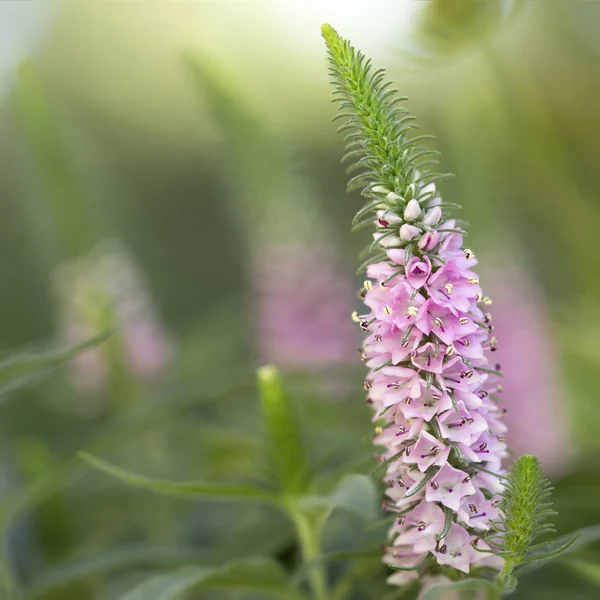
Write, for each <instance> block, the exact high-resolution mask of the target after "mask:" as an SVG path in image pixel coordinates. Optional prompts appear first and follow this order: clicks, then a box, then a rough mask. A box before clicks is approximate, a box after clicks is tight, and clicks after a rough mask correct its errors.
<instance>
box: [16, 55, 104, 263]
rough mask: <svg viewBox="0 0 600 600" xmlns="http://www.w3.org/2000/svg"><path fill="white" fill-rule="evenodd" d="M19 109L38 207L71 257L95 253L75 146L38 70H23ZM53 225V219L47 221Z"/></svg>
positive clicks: (25, 65) (92, 225)
mask: <svg viewBox="0 0 600 600" xmlns="http://www.w3.org/2000/svg"><path fill="white" fill-rule="evenodd" d="M17 107H18V111H19V116H20V119H21V122H22V126H23V129H24V131H25V133H26V136H27V139H28V141H29V144H30V146H31V151H32V154H33V156H34V159H35V163H36V165H35V166H36V169H35V173H34V174H35V175H39V176H40V180H41V181H40V183H41V186H40V187H41V188H42V190H43V195H41V196H42V197H43V198H44V204H43V205H40V206H36V209H37V210H38V212H42V211H47V212H43V213H42V214H45V215H46V216H47V217H50V219H49V220H50V221H51V223H52V225H53V227H54V232H53V234H54V237H55V239H56V240H58V241H60V243H61V244H62V245H63V246H64V247H63V248H62V250H63V253H64V254H65V255H67V256H68V255H73V254H75V255H77V254H81V253H83V252H86V251H87V250H89V248H90V247H91V246H92V245H93V240H94V239H95V237H96V231H95V229H96V227H97V224H98V219H97V216H96V215H95V216H96V218H95V219H92V215H91V210H90V206H89V204H88V199H87V197H86V192H85V190H84V187H83V186H82V184H81V181H80V177H79V174H78V173H77V169H76V167H75V165H74V161H73V154H72V152H71V150H70V147H69V146H70V144H69V140H68V139H66V136H65V131H64V126H63V124H62V123H61V122H60V119H59V118H58V114H57V112H58V111H57V110H56V106H55V105H54V103H53V101H52V99H51V98H50V97H49V95H48V93H47V89H46V86H45V84H44V82H43V79H42V77H41V76H40V73H39V72H38V70H37V68H36V66H35V65H34V64H33V63H32V62H30V61H25V62H23V63H22V64H21V66H20V67H19V85H18V88H17ZM46 220H48V219H46Z"/></svg>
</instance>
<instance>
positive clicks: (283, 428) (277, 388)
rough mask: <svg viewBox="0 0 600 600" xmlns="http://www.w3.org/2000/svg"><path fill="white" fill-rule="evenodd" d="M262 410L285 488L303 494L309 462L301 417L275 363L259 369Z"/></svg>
mask: <svg viewBox="0 0 600 600" xmlns="http://www.w3.org/2000/svg"><path fill="white" fill-rule="evenodd" d="M257 379H258V388H259V391H260V396H261V405H262V411H263V415H264V419H265V424H266V428H267V435H268V438H269V446H270V447H269V453H270V456H271V459H272V461H273V463H274V464H275V468H276V471H277V476H278V478H279V483H280V486H281V489H282V491H284V492H287V493H292V494H297V493H300V492H301V491H302V490H303V489H305V488H306V482H307V476H308V465H307V458H306V453H305V451H304V447H303V445H302V441H301V439H300V430H299V428H298V420H297V419H296V417H295V415H294V412H293V410H292V406H291V404H290V402H289V400H288V399H287V397H286V395H285V393H284V390H283V384H282V381H281V378H280V376H279V373H278V372H277V369H276V368H275V367H274V366H265V367H261V368H260V369H258V371H257Z"/></svg>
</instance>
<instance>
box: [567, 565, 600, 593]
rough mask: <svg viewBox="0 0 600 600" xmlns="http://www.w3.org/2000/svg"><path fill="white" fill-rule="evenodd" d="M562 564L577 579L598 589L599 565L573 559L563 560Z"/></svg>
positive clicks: (599, 583) (599, 579) (599, 580)
mask: <svg viewBox="0 0 600 600" xmlns="http://www.w3.org/2000/svg"><path fill="white" fill-rule="evenodd" d="M563 564H564V565H566V566H567V567H568V568H569V569H571V571H573V572H574V573H575V574H576V575H578V576H579V577H581V578H583V579H585V580H586V581H589V582H590V583H593V584H594V585H597V586H598V587H600V565H596V564H594V563H591V562H588V561H587V560H579V559H575V558H571V559H569V560H564V561H563Z"/></svg>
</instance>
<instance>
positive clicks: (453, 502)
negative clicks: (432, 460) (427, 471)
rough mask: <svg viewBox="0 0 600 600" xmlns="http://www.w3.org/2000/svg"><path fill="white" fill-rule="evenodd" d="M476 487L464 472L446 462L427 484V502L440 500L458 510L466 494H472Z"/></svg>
mask: <svg viewBox="0 0 600 600" xmlns="http://www.w3.org/2000/svg"><path fill="white" fill-rule="evenodd" d="M475 491H476V490H475V487H474V486H473V484H472V483H471V479H470V478H469V476H468V475H467V474H466V473H465V472H464V471H460V470H459V469H455V468H454V467H452V466H450V465H449V464H447V463H446V464H445V465H444V466H443V467H442V468H441V469H440V470H439V471H438V472H437V473H436V474H435V475H434V476H433V478H432V480H431V481H430V482H429V483H428V484H427V492H426V496H425V497H426V499H427V502H440V503H441V504H443V505H444V506H447V507H448V508H450V509H452V510H453V511H457V510H458V509H459V508H460V505H461V503H462V500H463V498H464V497H465V496H472V495H473V494H474V493H475Z"/></svg>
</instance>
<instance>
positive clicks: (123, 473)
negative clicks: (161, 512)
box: [79, 452, 277, 503]
mask: <svg viewBox="0 0 600 600" xmlns="http://www.w3.org/2000/svg"><path fill="white" fill-rule="evenodd" d="M79 456H80V457H81V458H82V459H83V460H85V461H86V462H87V463H88V464H89V465H91V466H92V467H94V468H96V469H98V470H100V471H103V472H104V473H106V474H107V475H110V476H111V477H114V478H115V479H119V480H121V481H123V482H125V483H128V484H129V485H132V486H134V487H140V488H144V489H147V490H150V491H152V492H156V493H157V494H164V495H167V496H176V497H180V498H190V499H200V498H206V499H211V498H212V499H217V498H218V499H220V500H241V501H255V502H269V503H277V498H276V497H275V496H274V495H273V494H270V493H269V492H267V491H264V490H261V489H257V488H254V487H250V486H244V485H234V484H227V483H208V482H204V481H168V480H163V479H151V478H150V477H145V476H144V475H138V474H137V473H132V472H131V471H127V470H125V469H122V468H120V467H117V466H115V465H113V464H111V463H109V462H107V461H105V460H102V459H101V458H98V457H96V456H92V455H91V454H87V453H86V452H80V453H79Z"/></svg>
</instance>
